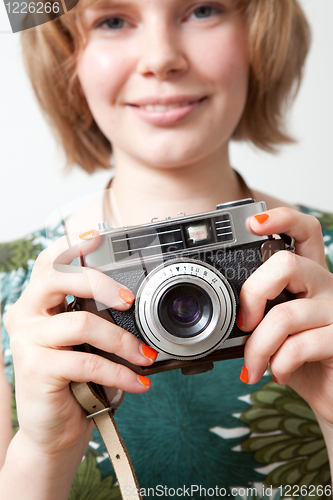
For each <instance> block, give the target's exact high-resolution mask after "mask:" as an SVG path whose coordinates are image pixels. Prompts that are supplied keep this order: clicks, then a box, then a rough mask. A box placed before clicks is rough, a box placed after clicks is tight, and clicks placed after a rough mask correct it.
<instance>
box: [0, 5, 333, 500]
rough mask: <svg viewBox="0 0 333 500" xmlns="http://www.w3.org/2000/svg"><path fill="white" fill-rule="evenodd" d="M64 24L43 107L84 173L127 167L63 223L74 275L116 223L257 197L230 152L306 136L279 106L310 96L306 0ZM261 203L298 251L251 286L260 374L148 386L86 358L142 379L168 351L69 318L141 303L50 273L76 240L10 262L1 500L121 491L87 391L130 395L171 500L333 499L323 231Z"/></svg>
mask: <svg viewBox="0 0 333 500" xmlns="http://www.w3.org/2000/svg"><path fill="white" fill-rule="evenodd" d="M53 23H54V24H53V27H54V29H52V30H43V28H42V27H40V28H36V29H35V30H34V32H33V34H31V33H30V34H29V37H25V38H24V45H23V47H24V52H25V58H26V63H27V68H28V72H29V74H30V78H31V80H32V83H33V85H34V88H35V91H36V93H37V96H38V98H39V101H40V103H41V105H42V107H43V108H44V110H45V111H46V112H47V113H48V115H49V117H50V119H51V120H52V122H53V124H54V126H55V127H56V129H57V132H58V133H59V134H60V137H61V138H62V142H63V145H64V148H65V151H66V153H67V156H68V160H69V162H70V163H73V162H77V163H78V164H80V165H81V166H82V167H83V168H84V169H86V170H87V171H90V172H91V171H93V170H94V169H96V168H97V167H100V166H101V167H103V168H109V167H110V154H111V151H112V157H113V164H114V171H115V175H114V177H113V178H112V181H111V185H110V189H109V190H107V191H106V195H105V196H104V197H103V200H98V201H97V202H96V203H95V204H93V205H91V206H89V208H88V209H86V210H82V211H80V212H78V213H76V214H73V216H71V217H70V218H69V220H67V221H66V224H65V226H66V229H65V231H66V233H68V234H69V235H70V236H69V238H70V241H71V246H72V248H77V251H76V252H75V251H72V252H71V253H70V255H69V256H68V257H67V255H68V254H66V253H65V255H66V256H65V258H64V257H62V261H61V263H62V265H63V266H67V265H69V264H70V263H71V261H72V260H73V259H74V258H75V257H78V256H79V255H80V254H87V253H89V252H91V251H92V250H93V249H95V248H96V247H97V245H98V243H99V235H98V231H97V230H96V228H97V223H98V222H99V221H100V220H105V219H107V220H109V221H110V223H111V224H110V225H111V226H117V225H118V226H120V225H121V226H122V225H124V226H127V225H139V224H142V223H146V222H148V221H149V220H150V219H151V217H152V216H157V217H159V218H160V219H164V218H165V217H166V216H169V215H174V216H175V215H176V214H177V213H178V212H179V211H180V210H184V211H185V212H186V214H193V213H201V212H206V211H210V210H213V209H214V208H215V206H216V205H217V204H220V203H224V202H228V201H231V200H239V199H243V198H246V197H248V194H249V188H247V186H246V184H245V183H244V182H243V181H242V179H240V177H239V175H237V173H236V172H235V171H234V170H233V168H232V167H231V165H230V161H229V154H228V148H229V142H230V140H231V139H232V138H236V139H243V140H251V141H252V142H253V143H254V144H255V145H257V146H259V147H261V148H263V149H266V150H272V149H274V147H275V146H276V145H278V144H281V143H283V142H288V141H289V140H290V138H289V137H288V135H286V133H285V132H284V129H283V123H282V110H283V106H284V105H285V103H286V101H287V99H288V98H289V97H290V95H291V93H292V91H293V90H294V87H295V85H297V84H298V83H299V81H300V78H301V74H302V67H303V63H304V60H305V57H306V53H307V50H308V40H309V33H308V25H307V22H306V20H305V18H304V15H303V13H302V11H301V9H300V7H299V5H298V3H297V2H296V0H286V1H284V2H281V0H272V1H270V2H267V1H266V0H217V1H214V2H208V1H200V2H198V1H196V0H186V1H184V0H129V1H124V0H119V1H118V0H117V1H116V0H108V1H107V2H104V1H103V2H101V1H94V2H89V1H88V0H80V3H79V4H78V5H77V7H76V8H74V9H73V10H72V11H71V12H70V13H69V14H67V15H66V16H63V17H61V18H59V19H58V20H56V21H53ZM252 193H253V196H254V197H255V198H256V199H257V200H258V201H259V200H262V199H263V200H265V201H266V203H267V207H268V211H267V212H265V213H260V214H257V215H256V216H254V217H252V218H251V219H250V220H249V221H248V226H249V227H248V228H249V230H250V231H252V232H254V233H256V234H259V235H270V234H276V233H285V234H287V235H289V236H292V237H293V238H295V241H296V254H295V255H292V254H291V253H289V252H278V253H277V254H275V255H274V256H273V257H271V258H270V259H269V260H268V261H267V262H266V263H265V264H263V265H262V266H261V267H260V268H259V269H258V270H257V271H256V272H255V273H253V274H252V275H251V276H250V277H249V279H248V280H247V281H246V282H245V284H244V286H243V288H242V291H241V294H240V307H239V313H238V317H237V325H238V327H239V328H240V329H242V330H243V331H244V332H249V331H252V330H254V331H253V333H252V335H251V337H250V338H249V340H248V342H247V344H246V348H245V357H244V360H232V361H224V362H220V363H217V364H216V366H215V367H214V370H213V371H211V372H209V373H204V374H200V375H196V376H193V377H184V376H183V375H182V374H181V373H180V372H179V370H178V371H172V372H169V373H161V374H157V375H154V376H152V377H151V379H149V378H147V377H142V376H138V375H137V374H136V373H134V372H133V371H132V370H130V369H129V368H127V367H124V366H121V365H119V364H116V363H113V362H111V361H109V360H107V359H105V358H103V357H101V356H97V355H93V354H87V353H80V352H76V351H73V350H72V347H71V346H73V345H77V344H82V343H84V342H86V343H89V344H92V345H94V346H96V347H97V348H99V349H103V350H105V351H108V352H110V353H114V354H116V355H118V356H120V357H122V358H125V359H126V360H128V361H129V362H131V363H134V364H138V365H143V366H149V365H152V364H153V362H154V360H155V359H156V355H157V353H156V351H154V350H153V349H151V348H147V347H146V346H145V345H144V344H143V343H142V342H141V341H140V340H139V339H137V338H136V337H134V336H133V335H132V334H131V333H129V332H127V331H125V330H124V329H122V328H120V327H119V326H116V325H113V324H112V323H110V322H108V321H106V320H104V319H101V318H99V317H98V316H95V315H93V314H90V313H87V312H84V311H81V312H75V313H73V312H71V313H69V312H66V306H67V300H66V297H67V296H68V295H75V296H78V297H83V298H94V299H95V300H97V301H99V302H101V303H103V304H105V305H106V306H108V307H112V308H115V309H119V310H126V309H128V308H130V307H132V305H133V303H134V300H135V297H134V295H133V293H132V291H131V290H129V289H127V288H126V287H125V286H124V285H122V284H120V283H117V282H116V281H113V280H112V279H111V278H110V277H108V276H106V275H105V274H103V273H101V272H98V271H92V270H91V271H89V272H85V273H71V272H59V271H57V270H56V269H55V268H54V266H53V263H54V261H55V259H57V258H59V256H60V255H63V253H64V252H65V250H66V249H67V248H68V239H67V238H68V237H63V238H59V236H61V233H63V231H64V229H63V227H62V225H60V226H58V227H52V228H47V230H46V232H45V231H40V232H36V233H34V234H33V235H31V236H30V238H27V239H26V240H24V241H23V242H21V243H20V245H21V249H22V251H24V252H25V254H26V255H27V256H28V257H30V258H28V259H26V260H25V262H22V261H21V262H20V264H19V265H15V263H13V260H11V259H10V258H8V261H7V268H6V269H5V271H7V272H4V273H3V274H2V290H3V292H2V294H3V297H2V298H3V302H4V306H3V311H4V312H6V315H5V321H4V330H3V349H4V352H5V358H4V359H5V363H6V370H7V378H8V379H9V380H10V382H11V383H12V384H13V383H14V376H13V368H14V370H15V394H16V402H17V415H18V421H19V430H18V432H17V433H16V435H15V437H14V438H13V439H12V440H10V436H9V410H8V408H9V399H10V398H9V393H8V387H7V385H6V382H5V380H2V381H1V384H2V385H1V386H0V387H1V393H2V396H3V397H2V399H3V403H4V410H3V412H2V418H3V420H4V423H3V428H4V429H6V434H5V435H4V443H3V449H5V448H7V446H8V450H7V454H6V455H5V451H4V452H3V462H4V465H3V467H2V471H1V476H0V491H1V498H4V499H7V498H8V499H9V498H10V499H11V500H12V499H22V498H24V499H30V498H31V499H32V498H33V499H34V500H38V499H43V500H51V499H57V500H59V499H66V498H68V497H69V495H71V497H70V498H81V497H82V498H94V499H97V498H107V492H108V491H109V490H112V491H111V492H110V494H112V495H114V494H116V491H117V490H116V489H113V488H116V487H114V485H113V482H114V476H113V475H112V470H111V469H110V465H109V462H108V460H107V459H106V457H105V450H104V448H103V445H102V443H101V441H100V440H99V438H98V436H97V435H96V434H95V433H94V434H93V438H92V437H91V432H92V424H91V422H90V421H88V420H86V418H85V413H84V412H83V411H82V410H81V408H80V407H79V405H78V404H77V403H76V401H75V399H74V397H73V395H72V393H71V391H70V388H69V384H70V382H71V381H75V382H88V381H93V382H95V383H98V384H102V385H104V386H106V387H117V388H120V389H122V390H124V391H127V392H128V393H129V394H126V397H125V399H124V402H123V403H122V405H121V407H120V408H119V410H117V422H118V423H119V427H120V430H121V432H122V435H123V437H124V440H125V443H126V445H127V447H128V450H129V452H130V455H131V457H132V460H133V465H134V468H135V470H136V472H137V476H138V480H139V484H140V486H141V487H142V488H154V490H153V491H154V492H155V494H157V493H156V492H159V493H160V492H163V495H164V496H165V497H169V496H174V495H175V491H178V493H177V495H178V496H186V495H187V496H188V493H187V492H188V491H190V493H191V495H192V496H193V497H196V496H197V497H212V496H215V497H218V496H221V495H222V493H221V492H224V494H230V493H231V494H233V495H234V496H235V495H236V491H237V488H242V489H243V490H244V494H245V495H246V488H248V487H249V486H250V487H254V486H255V487H256V488H259V486H258V484H259V483H260V484H261V483H263V482H265V485H266V486H265V487H266V488H267V487H272V489H276V494H277V495H281V494H282V490H283V488H286V490H287V493H288V492H289V494H293V495H295V494H296V493H298V494H302V495H304V494H309V495H311V496H313V494H315V495H316V496H321V494H325V495H326V496H329V495H330V486H329V484H330V473H329V463H328V459H327V452H328V455H329V456H330V455H331V454H332V452H333V394H332V389H331V387H332V382H333V371H332V368H333V350H332V347H331V344H332V342H331V339H332V335H333V327H332V321H333V313H332V310H333V308H332V304H333V277H332V275H331V274H330V272H329V270H328V268H327V262H326V259H325V248H324V243H323V237H322V229H321V225H320V223H319V222H318V220H317V219H315V218H314V217H312V216H309V215H308V214H305V213H302V210H301V209H300V207H292V206H290V205H288V204H286V203H285V202H282V201H279V200H275V199H272V198H271V197H268V196H265V195H264V194H262V193H259V192H257V191H256V190H253V191H252ZM305 211H306V209H305V208H304V209H303V212H305ZM101 217H102V219H101ZM51 231H52V234H51ZM52 240H55V241H54V242H53V241H52ZM51 243H52V244H51ZM49 244H51V246H49V247H48V249H47V250H46V249H45V248H46V247H47V246H48V245H49ZM15 251H17V249H15ZM12 253H13V252H12ZM37 255H38V257H37ZM34 261H35V262H34ZM63 269H66V268H63ZM284 288H287V290H289V291H290V292H292V293H293V294H295V295H296V299H295V300H293V301H290V302H286V303H284V304H281V305H278V306H275V307H274V308H273V309H272V310H271V311H270V312H269V313H268V314H267V315H266V316H265V317H264V309H265V304H266V301H267V300H268V299H273V298H275V297H276V296H277V295H279V293H280V292H281V291H282V290H283V289H284ZM12 304H13V305H12ZM10 306H11V307H10ZM7 332H8V333H7ZM8 336H9V337H10V347H9V337H8ZM268 364H269V365H270V370H271V372H272V374H273V376H274V382H273V381H271V379H270V378H269V377H270V376H269V375H267V373H266V370H267V366H268ZM239 375H240V378H241V380H239ZM244 382H245V384H244ZM256 383H258V385H257V386H256V389H258V388H259V391H257V392H253V394H252V396H251V401H250V399H249V398H250V396H249V394H251V392H252V391H253V388H252V385H253V384H256ZM7 403H8V405H7V406H8V408H7V407H6V404H7ZM315 416H316V417H317V419H318V422H319V425H320V428H321V430H322V434H321V432H320V430H319V427H318V424H317V420H316V417H315ZM239 418H240V420H239ZM250 431H253V434H249V433H250ZM94 432H95V431H94ZM323 436H324V439H325V442H326V447H327V452H326V449H325V446H324V443H323ZM89 442H90V443H91V444H90V446H89V447H88V443H89ZM87 447H88V448H87ZM84 454H86V459H85V460H84V461H83V462H82V464H81V466H80V463H81V461H82V457H83V455H84ZM264 466H269V468H268V469H266V468H265V467H264ZM78 469H79V472H78V475H77V476H76V477H75V475H76V473H77V470H78ZM73 481H74V482H73ZM300 485H304V488H305V489H304V488H303V490H300ZM71 487H72V490H71ZM179 488H185V490H182V491H184V493H183V495H182V493H181V490H179ZM188 488H189V490H188ZM216 488H217V489H216ZM235 488H236V489H235ZM260 488H261V489H260ZM260 488H259V490H258V491H257V493H258V495H261V496H262V495H263V493H264V492H265V490H263V489H262V486H261V487H260ZM288 488H289V489H288ZM293 488H296V489H293ZM297 488H298V490H297ZM70 491H71V493H70ZM151 491H152V490H151ZM144 494H145V493H144V491H143V495H144ZM151 494H152V493H151ZM89 495H90V496H89ZM249 495H250V494H249ZM159 496H160V495H159Z"/></svg>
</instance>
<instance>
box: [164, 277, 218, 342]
mask: <svg viewBox="0 0 333 500" xmlns="http://www.w3.org/2000/svg"><path fill="white" fill-rule="evenodd" d="M212 312H213V306H212V302H211V299H210V297H209V295H208V294H207V293H206V292H205V290H203V289H202V288H200V287H199V286H198V285H195V284H192V283H185V284H184V283H182V284H176V285H173V286H171V287H170V288H168V289H167V290H166V291H165V292H164V294H163V295H162V296H161V298H160V302H159V305H158V314H159V319H160V322H161V324H162V326H163V327H164V328H165V330H167V331H168V332H169V333H170V334H171V335H174V336H175V337H179V338H189V337H194V336H196V335H199V333H201V332H202V331H203V330H204V329H205V328H207V325H208V324H209V323H210V321H211V318H212Z"/></svg>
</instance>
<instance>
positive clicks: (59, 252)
mask: <svg viewBox="0 0 333 500" xmlns="http://www.w3.org/2000/svg"><path fill="white" fill-rule="evenodd" d="M99 242H100V235H99V232H98V231H96V230H95V229H92V230H90V231H87V232H86V233H82V234H77V233H75V234H70V235H65V236H62V237H61V238H59V239H58V240H57V241H56V242H55V243H53V244H52V245H50V246H49V247H48V248H46V249H45V250H43V251H42V252H41V253H40V254H39V255H38V257H37V259H36V262H35V265H34V267H33V270H32V273H31V280H32V279H34V278H35V277H36V276H38V275H39V274H40V273H41V272H43V271H44V270H45V269H47V268H48V267H50V266H51V265H55V266H56V267H57V266H58V270H60V266H63V265H69V264H70V263H71V262H72V261H73V260H74V259H76V258H77V257H80V256H82V255H85V254H87V253H89V252H92V251H93V250H94V249H95V248H96V247H97V246H98V244H99ZM80 269H81V268H79V267H78V268H77V269H76V270H77V271H79V270H80ZM73 272H74V271H73Z"/></svg>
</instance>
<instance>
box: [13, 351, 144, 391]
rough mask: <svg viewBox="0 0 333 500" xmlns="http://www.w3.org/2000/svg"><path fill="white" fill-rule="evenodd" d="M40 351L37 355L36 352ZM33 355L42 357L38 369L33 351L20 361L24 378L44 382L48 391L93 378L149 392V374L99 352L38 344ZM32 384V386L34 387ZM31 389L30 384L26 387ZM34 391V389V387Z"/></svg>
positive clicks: (117, 386) (97, 380)
mask: <svg viewBox="0 0 333 500" xmlns="http://www.w3.org/2000/svg"><path fill="white" fill-rule="evenodd" d="M36 354H37V356H36ZM33 355H34V357H37V359H40V360H42V362H40V363H39V365H38V370H36V368H35V367H36V361H35V362H34V363H32V361H33V360H31V359H30V358H31V353H30V355H28V356H27V358H28V359H26V360H25V361H23V362H22V363H21V367H20V374H21V376H22V374H24V377H25V378H29V379H30V380H33V381H34V380H36V382H37V383H38V384H40V385H42V384H45V391H47V392H55V391H57V390H61V389H63V388H64V387H66V386H67V385H68V384H69V383H70V382H71V381H74V382H94V383H96V384H101V385H105V386H108V387H116V388H118V389H122V390H124V391H127V392H133V393H141V392H146V391H147V390H149V389H150V387H151V382H150V380H149V379H148V378H147V377H141V376H138V375H137V374H136V373H134V372H133V371H132V370H130V369H129V368H128V367H125V366H123V365H120V364H118V363H114V362H112V361H110V360H108V359H106V358H103V357H102V356H99V355H97V354H90V353H85V352H79V351H72V350H63V351H59V350H52V349H44V348H39V349H35V350H34V352H33ZM35 386H36V384H35V383H33V384H30V386H29V387H35ZM26 389H27V390H28V391H29V388H28V387H27V388H26ZM34 391H35V389H34Z"/></svg>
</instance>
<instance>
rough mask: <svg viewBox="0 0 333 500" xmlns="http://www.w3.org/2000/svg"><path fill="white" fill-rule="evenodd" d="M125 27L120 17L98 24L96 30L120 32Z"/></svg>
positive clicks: (110, 18)
mask: <svg viewBox="0 0 333 500" xmlns="http://www.w3.org/2000/svg"><path fill="white" fill-rule="evenodd" d="M124 26H125V21H124V19H122V18H121V17H109V18H107V19H104V20H103V21H101V22H100V23H99V24H98V26H97V27H98V28H104V29H109V30H113V31H115V30H121V29H122V28H123V27H124Z"/></svg>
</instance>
